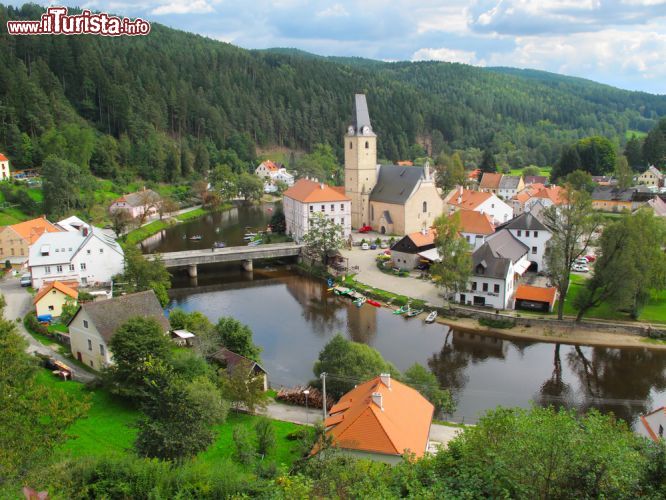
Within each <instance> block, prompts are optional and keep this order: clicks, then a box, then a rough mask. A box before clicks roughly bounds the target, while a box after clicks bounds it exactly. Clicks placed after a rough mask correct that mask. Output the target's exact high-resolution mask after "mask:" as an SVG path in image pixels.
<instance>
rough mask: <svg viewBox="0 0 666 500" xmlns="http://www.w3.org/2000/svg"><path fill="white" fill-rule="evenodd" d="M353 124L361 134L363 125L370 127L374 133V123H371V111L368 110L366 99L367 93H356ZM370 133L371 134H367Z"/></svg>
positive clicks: (357, 132)
mask: <svg viewBox="0 0 666 500" xmlns="http://www.w3.org/2000/svg"><path fill="white" fill-rule="evenodd" d="M352 126H353V127H354V131H355V132H356V134H359V135H360V134H361V133H362V130H363V127H365V126H367V127H369V128H370V133H372V125H371V124H370V113H369V112H368V103H367V102H366V100H365V94H356V95H354V112H353V114H352ZM365 135H369V134H365Z"/></svg>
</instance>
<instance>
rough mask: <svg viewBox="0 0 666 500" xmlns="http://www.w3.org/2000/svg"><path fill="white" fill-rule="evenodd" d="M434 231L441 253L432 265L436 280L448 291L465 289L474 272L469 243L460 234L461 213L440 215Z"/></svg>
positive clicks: (438, 249) (437, 246)
mask: <svg viewBox="0 0 666 500" xmlns="http://www.w3.org/2000/svg"><path fill="white" fill-rule="evenodd" d="M434 231H435V247H436V248H437V251H438V253H439V255H440V261H439V262H436V263H434V264H433V265H432V266H431V273H432V276H433V278H434V279H435V282H436V283H437V285H438V286H441V287H442V288H444V290H446V291H447V292H454V291H458V290H464V289H465V288H466V287H467V281H468V279H469V277H470V275H471V273H472V259H471V257H470V248H469V244H468V243H467V241H466V240H465V239H464V238H463V237H462V236H460V215H459V214H458V213H455V214H453V215H451V216H447V215H440V216H439V217H438V218H437V219H436V220H435V227H434Z"/></svg>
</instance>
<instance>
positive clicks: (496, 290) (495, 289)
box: [493, 285, 499, 293]
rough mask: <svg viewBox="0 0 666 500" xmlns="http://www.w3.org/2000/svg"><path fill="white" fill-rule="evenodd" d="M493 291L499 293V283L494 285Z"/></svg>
mask: <svg viewBox="0 0 666 500" xmlns="http://www.w3.org/2000/svg"><path fill="white" fill-rule="evenodd" d="M493 291H494V292H495V293H499V285H495V286H494V287H493Z"/></svg>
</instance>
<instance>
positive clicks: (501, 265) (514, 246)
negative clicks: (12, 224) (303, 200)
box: [455, 231, 530, 309]
mask: <svg viewBox="0 0 666 500" xmlns="http://www.w3.org/2000/svg"><path fill="white" fill-rule="evenodd" d="M528 253H529V248H528V247H527V245H525V244H524V243H522V242H520V241H519V240H517V239H516V238H514V237H513V235H512V234H511V233H510V232H509V231H500V232H498V233H496V234H495V235H494V237H492V238H489V239H488V241H486V242H485V243H484V244H483V245H481V247H479V248H478V249H477V250H476V251H475V252H474V253H473V254H472V276H471V277H470V279H469V282H468V286H467V289H466V290H463V291H460V292H456V294H455V301H456V302H459V303H461V304H469V305H475V306H489V307H493V308H495V309H509V308H510V305H511V303H512V299H513V294H514V291H515V288H516V287H515V285H516V282H517V279H518V278H519V277H520V276H522V275H523V274H524V273H525V271H527V268H528V267H530V262H529V261H528V260H527V257H528Z"/></svg>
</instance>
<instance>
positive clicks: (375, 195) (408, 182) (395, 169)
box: [370, 165, 425, 205]
mask: <svg viewBox="0 0 666 500" xmlns="http://www.w3.org/2000/svg"><path fill="white" fill-rule="evenodd" d="M424 178H425V167H401V166H399V165H381V166H380V167H379V176H378V178H377V184H375V187H374V188H373V190H372V193H370V201H379V202H382V203H390V204H393V205H404V204H405V203H406V202H407V200H408V199H409V197H410V196H411V195H412V193H413V192H414V190H415V189H416V187H417V186H418V184H419V182H420V181H421V180H422V179H424Z"/></svg>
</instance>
